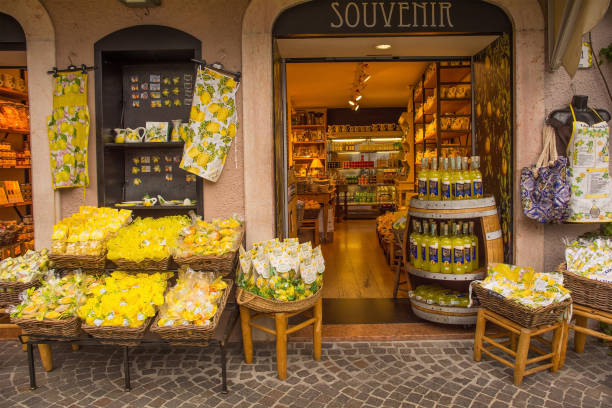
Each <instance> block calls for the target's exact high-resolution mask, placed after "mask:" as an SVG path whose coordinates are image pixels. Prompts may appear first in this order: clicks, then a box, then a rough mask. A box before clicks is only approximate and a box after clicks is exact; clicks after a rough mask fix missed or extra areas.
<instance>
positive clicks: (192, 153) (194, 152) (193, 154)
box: [187, 146, 199, 159]
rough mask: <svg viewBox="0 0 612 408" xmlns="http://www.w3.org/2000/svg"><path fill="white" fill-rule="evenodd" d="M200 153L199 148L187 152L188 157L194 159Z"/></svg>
mask: <svg viewBox="0 0 612 408" xmlns="http://www.w3.org/2000/svg"><path fill="white" fill-rule="evenodd" d="M198 153H199V151H198V148H197V147H195V146H194V147H192V148H191V149H189V150H188V151H187V156H189V157H191V158H192V159H193V158H194V157H196V156H197V155H198Z"/></svg>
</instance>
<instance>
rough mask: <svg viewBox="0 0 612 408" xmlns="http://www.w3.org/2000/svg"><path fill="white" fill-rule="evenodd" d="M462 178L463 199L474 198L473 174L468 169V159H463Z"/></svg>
mask: <svg viewBox="0 0 612 408" xmlns="http://www.w3.org/2000/svg"><path fill="white" fill-rule="evenodd" d="M461 177H462V178H463V198H465V199H466V200H467V199H470V198H472V172H471V171H470V170H469V168H468V158H467V157H462V158H461Z"/></svg>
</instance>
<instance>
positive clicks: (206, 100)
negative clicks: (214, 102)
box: [200, 91, 211, 105]
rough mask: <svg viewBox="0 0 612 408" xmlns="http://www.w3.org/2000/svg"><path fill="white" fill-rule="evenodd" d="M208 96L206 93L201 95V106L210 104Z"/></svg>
mask: <svg viewBox="0 0 612 408" xmlns="http://www.w3.org/2000/svg"><path fill="white" fill-rule="evenodd" d="M210 99H211V97H210V94H209V93H208V92H206V91H204V92H202V95H200V103H202V105H208V104H209V103H210Z"/></svg>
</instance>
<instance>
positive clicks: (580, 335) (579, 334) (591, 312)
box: [561, 303, 612, 367]
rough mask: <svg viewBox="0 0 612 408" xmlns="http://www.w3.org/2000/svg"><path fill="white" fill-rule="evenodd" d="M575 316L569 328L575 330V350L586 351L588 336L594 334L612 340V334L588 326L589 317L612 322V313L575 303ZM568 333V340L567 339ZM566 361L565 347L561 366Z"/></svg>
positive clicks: (605, 339)
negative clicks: (574, 320)
mask: <svg viewBox="0 0 612 408" xmlns="http://www.w3.org/2000/svg"><path fill="white" fill-rule="evenodd" d="M572 316H573V317H575V318H576V322H575V323H574V324H570V325H569V328H568V331H569V329H572V330H574V351H576V353H578V354H580V353H582V352H583V351H584V345H585V343H586V336H587V335H588V336H593V337H597V338H599V339H602V340H604V341H612V336H610V335H607V334H606V333H603V332H598V331H595V330H592V329H589V328H588V323H589V319H593V320H596V321H598V322H602V323H607V324H612V313H608V312H604V311H603V310H597V309H594V308H592V307H588V306H583V305H579V304H577V303H574V305H573V315H572ZM567 337H568V336H567V333H566V336H565V338H566V341H567ZM564 363H565V349H564V350H563V355H562V356H561V367H563V364H564Z"/></svg>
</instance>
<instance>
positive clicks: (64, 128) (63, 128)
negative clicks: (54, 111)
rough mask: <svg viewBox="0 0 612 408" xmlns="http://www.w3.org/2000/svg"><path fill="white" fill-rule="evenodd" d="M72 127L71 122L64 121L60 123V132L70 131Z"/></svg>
mask: <svg viewBox="0 0 612 408" xmlns="http://www.w3.org/2000/svg"><path fill="white" fill-rule="evenodd" d="M69 129H70V123H68V122H62V123H61V124H60V132H62V133H68V130H69Z"/></svg>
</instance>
